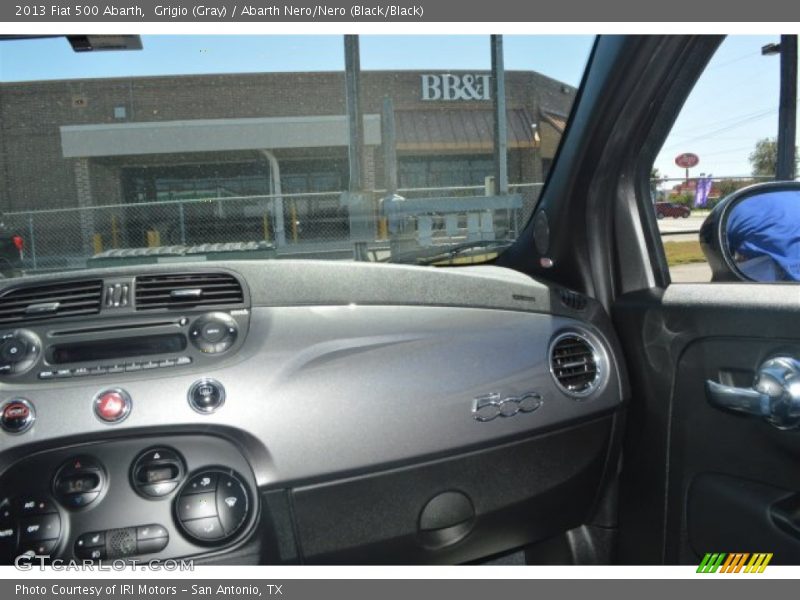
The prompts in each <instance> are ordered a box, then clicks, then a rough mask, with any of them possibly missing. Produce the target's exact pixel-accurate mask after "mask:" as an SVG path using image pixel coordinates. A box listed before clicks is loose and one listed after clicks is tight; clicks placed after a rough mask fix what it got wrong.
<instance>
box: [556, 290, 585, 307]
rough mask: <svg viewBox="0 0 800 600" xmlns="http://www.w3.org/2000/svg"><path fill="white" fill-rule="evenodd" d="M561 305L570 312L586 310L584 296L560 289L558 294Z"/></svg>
mask: <svg viewBox="0 0 800 600" xmlns="http://www.w3.org/2000/svg"><path fill="white" fill-rule="evenodd" d="M559 293H560V295H561V303H562V304H563V305H564V306H566V307H567V308H571V309H572V310H584V309H585V308H586V296H584V295H583V294H580V293H578V292H574V291H572V290H566V289H562V290H561V291H560V292H559Z"/></svg>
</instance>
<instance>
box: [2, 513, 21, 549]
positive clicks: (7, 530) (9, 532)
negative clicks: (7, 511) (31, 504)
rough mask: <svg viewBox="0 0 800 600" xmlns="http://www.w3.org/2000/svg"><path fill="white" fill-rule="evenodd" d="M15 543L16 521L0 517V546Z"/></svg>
mask: <svg viewBox="0 0 800 600" xmlns="http://www.w3.org/2000/svg"><path fill="white" fill-rule="evenodd" d="M16 543H17V523H16V521H14V520H13V519H0V546H3V545H5V544H8V545H13V544H16Z"/></svg>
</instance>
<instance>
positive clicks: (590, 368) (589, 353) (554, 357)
mask: <svg viewBox="0 0 800 600" xmlns="http://www.w3.org/2000/svg"><path fill="white" fill-rule="evenodd" d="M550 371H551V372H552V373H553V377H554V378H555V380H556V382H557V383H558V385H559V387H560V388H561V389H562V390H563V391H564V392H566V393H567V394H568V395H570V396H575V397H579V398H580V397H583V396H588V395H589V394H591V393H592V392H593V391H594V390H595V389H596V388H597V386H598V384H599V381H600V375H601V356H600V354H599V353H598V352H597V350H596V349H595V347H594V345H593V344H592V343H591V342H590V341H589V340H588V338H587V337H586V336H584V335H582V334H579V333H572V332H568V333H562V334H561V335H559V336H557V337H556V338H555V339H554V340H553V342H552V344H551V345H550Z"/></svg>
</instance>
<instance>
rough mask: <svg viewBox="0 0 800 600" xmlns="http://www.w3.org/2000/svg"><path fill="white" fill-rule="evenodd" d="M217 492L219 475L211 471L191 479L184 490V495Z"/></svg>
mask: <svg viewBox="0 0 800 600" xmlns="http://www.w3.org/2000/svg"><path fill="white" fill-rule="evenodd" d="M215 491H217V473H214V472H213V471H209V472H206V473H200V474H198V475H195V476H194V477H191V478H190V479H189V481H187V482H186V487H184V488H183V492H182V493H183V494H200V493H202V492H215Z"/></svg>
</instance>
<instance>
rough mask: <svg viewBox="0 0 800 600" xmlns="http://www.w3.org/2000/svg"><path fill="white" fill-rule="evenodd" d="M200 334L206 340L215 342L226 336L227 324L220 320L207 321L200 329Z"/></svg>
mask: <svg viewBox="0 0 800 600" xmlns="http://www.w3.org/2000/svg"><path fill="white" fill-rule="evenodd" d="M200 335H201V336H202V337H203V339H205V341H207V342H210V343H212V344H215V343H216V342H219V341H220V340H222V338H224V337H225V325H224V324H222V323H221V322H219V321H212V322H211V323H206V324H205V325H203V328H202V329H201V330H200Z"/></svg>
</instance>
